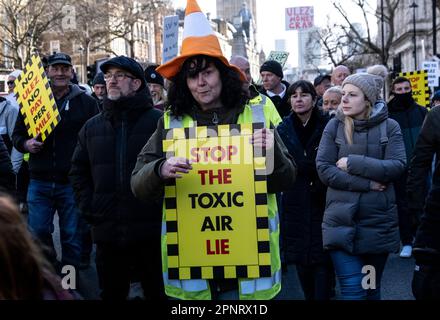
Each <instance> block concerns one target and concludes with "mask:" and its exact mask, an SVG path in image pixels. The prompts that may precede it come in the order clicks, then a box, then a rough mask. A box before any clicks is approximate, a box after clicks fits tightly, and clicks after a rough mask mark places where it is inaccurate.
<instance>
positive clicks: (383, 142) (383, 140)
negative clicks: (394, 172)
mask: <svg viewBox="0 0 440 320" xmlns="http://www.w3.org/2000/svg"><path fill="white" fill-rule="evenodd" d="M387 123H388V120H385V121H382V122H381V123H380V124H379V130H380V146H381V149H382V159H383V158H384V157H385V149H386V147H387V144H388V133H387Z"/></svg>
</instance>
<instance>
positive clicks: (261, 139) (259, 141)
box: [251, 128, 274, 150]
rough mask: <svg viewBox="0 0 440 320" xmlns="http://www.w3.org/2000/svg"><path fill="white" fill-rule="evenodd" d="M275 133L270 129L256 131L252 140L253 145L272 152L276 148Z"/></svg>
mask: <svg viewBox="0 0 440 320" xmlns="http://www.w3.org/2000/svg"><path fill="white" fill-rule="evenodd" d="M273 139H274V137H273V132H272V130H270V129H267V128H263V129H259V130H256V131H255V133H254V134H253V136H252V138H251V143H252V144H253V145H254V146H255V147H257V148H264V149H266V150H270V149H272V148H273V146H274V140H273Z"/></svg>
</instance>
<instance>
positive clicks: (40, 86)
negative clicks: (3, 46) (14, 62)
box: [14, 55, 61, 141]
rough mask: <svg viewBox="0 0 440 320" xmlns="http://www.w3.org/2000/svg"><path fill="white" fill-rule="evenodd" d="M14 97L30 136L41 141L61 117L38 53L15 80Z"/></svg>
mask: <svg viewBox="0 0 440 320" xmlns="http://www.w3.org/2000/svg"><path fill="white" fill-rule="evenodd" d="M14 93H15V97H16V99H17V102H18V104H19V106H20V112H21V114H22V115H23V118H24V123H25V125H26V128H27V130H28V134H29V136H31V137H34V138H35V137H37V136H38V135H40V137H41V141H44V140H46V138H47V136H48V135H49V134H50V133H51V132H52V131H53V130H54V129H55V126H56V125H57V124H58V123H59V122H60V120H61V117H60V115H59V113H58V108H57V105H56V103H55V99H54V97H53V94H52V90H51V88H50V85H49V81H48V79H47V77H46V73H45V72H44V68H43V64H42V62H41V59H40V57H39V56H38V55H33V56H32V57H31V61H30V62H29V63H28V64H27V65H26V67H25V68H24V70H23V73H22V74H20V75H19V76H18V77H17V79H16V80H15V88H14Z"/></svg>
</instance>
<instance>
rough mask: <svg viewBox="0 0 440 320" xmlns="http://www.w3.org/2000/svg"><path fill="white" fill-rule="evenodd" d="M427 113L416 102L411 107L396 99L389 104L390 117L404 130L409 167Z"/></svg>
mask: <svg viewBox="0 0 440 320" xmlns="http://www.w3.org/2000/svg"><path fill="white" fill-rule="evenodd" d="M427 113H428V110H427V109H426V108H424V107H422V106H420V105H418V104H417V103H416V102H415V101H413V102H412V104H411V105H409V106H403V105H399V104H398V103H396V101H395V98H394V99H391V101H390V102H389V103H388V117H389V118H391V119H394V120H396V121H397V122H398V123H399V126H400V130H402V135H403V142H404V143H405V150H406V159H407V160H408V165H409V160H410V159H411V157H412V154H413V150H414V147H415V145H416V141H417V137H418V136H419V132H420V129H421V128H422V125H423V121H424V120H425V116H426V114H427Z"/></svg>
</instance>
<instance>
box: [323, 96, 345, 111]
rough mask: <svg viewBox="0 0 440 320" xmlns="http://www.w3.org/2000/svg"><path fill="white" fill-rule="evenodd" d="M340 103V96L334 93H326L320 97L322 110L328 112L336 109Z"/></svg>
mask: <svg viewBox="0 0 440 320" xmlns="http://www.w3.org/2000/svg"><path fill="white" fill-rule="evenodd" d="M340 103H341V95H340V94H338V93H336V92H326V93H324V96H323V97H322V110H324V111H325V112H329V111H330V110H336V109H338V106H339V104H340Z"/></svg>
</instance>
